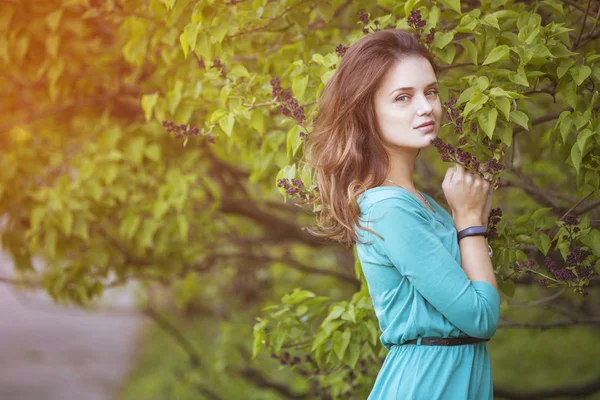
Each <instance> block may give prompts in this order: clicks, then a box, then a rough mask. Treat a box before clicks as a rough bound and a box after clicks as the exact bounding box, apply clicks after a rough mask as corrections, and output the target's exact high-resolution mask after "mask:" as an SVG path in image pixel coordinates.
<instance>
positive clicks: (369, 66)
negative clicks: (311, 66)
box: [307, 29, 438, 246]
mask: <svg viewBox="0 0 600 400" xmlns="http://www.w3.org/2000/svg"><path fill="white" fill-rule="evenodd" d="M415 55H416V56H421V57H424V58H425V59H427V60H428V61H429V62H430V63H431V65H432V67H433V69H434V71H435V74H436V75H438V68H437V66H436V64H435V61H434V59H433V56H432V55H431V53H429V51H428V50H427V49H426V48H425V46H423V45H422V44H421V43H420V42H419V41H418V40H417V39H416V38H415V37H414V36H413V34H412V33H410V32H407V31H404V30H399V29H386V30H383V31H378V32H374V33H372V34H370V35H367V36H365V37H363V38H361V39H359V40H358V41H357V42H356V43H354V44H353V45H352V46H350V47H349V48H348V49H347V50H346V52H345V54H344V56H343V58H342V61H341V62H340V65H339V66H338V68H337V70H336V72H335V73H334V75H333V76H332V77H331V79H330V80H329V81H328V82H327V84H326V85H325V87H324V88H323V90H322V92H321V95H320V97H319V101H318V105H319V113H318V115H317V118H316V120H315V121H314V130H313V132H312V133H311V134H310V135H309V137H308V142H307V145H308V156H309V160H308V162H309V164H310V165H311V166H312V168H313V169H314V170H315V173H316V178H317V187H318V195H317V197H316V198H315V199H314V200H313V202H315V203H318V204H321V210H320V213H319V215H318V217H317V224H318V227H317V228H316V229H311V230H310V232H311V233H312V234H314V235H317V236H321V237H328V238H330V239H333V240H336V241H338V242H340V243H342V244H344V245H346V246H351V245H353V244H354V243H356V241H357V235H356V232H355V229H354V227H355V224H356V225H357V226H358V227H359V228H363V229H364V227H363V226H362V225H360V222H359V218H358V217H359V215H360V209H359V207H358V202H357V199H358V196H360V194H361V193H363V192H364V191H365V190H367V189H369V188H372V187H375V186H379V185H381V184H382V183H383V182H384V180H385V178H386V176H387V174H388V172H389V162H390V160H389V155H388V153H387V150H386V149H385V146H384V142H383V140H382V138H381V134H380V130H379V127H378V125H377V118H376V114H375V106H374V97H375V91H376V90H377V88H378V87H379V85H380V83H381V81H382V80H383V79H384V77H385V74H386V73H387V72H388V71H389V70H390V69H391V68H392V67H393V66H394V65H395V64H396V62H398V61H399V60H402V59H403V58H405V57H408V56H415Z"/></svg>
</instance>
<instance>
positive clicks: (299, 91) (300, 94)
mask: <svg viewBox="0 0 600 400" xmlns="http://www.w3.org/2000/svg"><path fill="white" fill-rule="evenodd" d="M307 85H308V76H307V75H304V76H300V75H298V76H296V77H295V78H294V79H292V91H293V93H294V95H295V97H296V100H298V102H299V103H303V102H304V92H305V91H306V86H307Z"/></svg>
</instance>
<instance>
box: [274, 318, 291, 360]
mask: <svg viewBox="0 0 600 400" xmlns="http://www.w3.org/2000/svg"><path fill="white" fill-rule="evenodd" d="M289 333H290V328H289V327H288V326H286V325H284V324H282V323H281V322H278V323H277V328H275V332H273V336H272V338H271V343H272V345H273V351H274V352H275V353H278V352H279V350H281V346H282V345H283V342H285V338H286V337H287V335H288V334H289Z"/></svg>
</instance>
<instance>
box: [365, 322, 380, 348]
mask: <svg viewBox="0 0 600 400" xmlns="http://www.w3.org/2000/svg"><path fill="white" fill-rule="evenodd" d="M366 326H367V329H368V331H369V343H371V345H373V346H375V345H376V344H377V336H378V332H377V328H376V327H375V324H374V323H373V321H367V323H366Z"/></svg>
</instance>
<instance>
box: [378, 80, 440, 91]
mask: <svg viewBox="0 0 600 400" xmlns="http://www.w3.org/2000/svg"><path fill="white" fill-rule="evenodd" d="M437 84H438V83H437V82H431V83H430V84H428V85H427V86H425V88H428V87H431V86H436V85H437ZM400 90H407V91H411V90H414V88H412V87H401V88H397V89H394V90H392V91H391V92H390V94H392V93H394V92H398V91H400Z"/></svg>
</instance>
